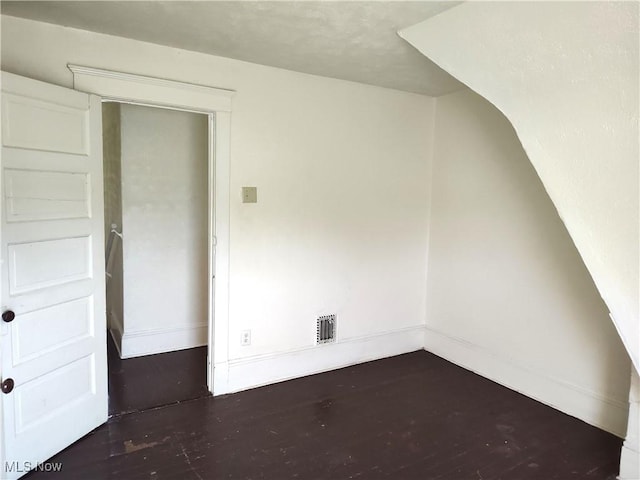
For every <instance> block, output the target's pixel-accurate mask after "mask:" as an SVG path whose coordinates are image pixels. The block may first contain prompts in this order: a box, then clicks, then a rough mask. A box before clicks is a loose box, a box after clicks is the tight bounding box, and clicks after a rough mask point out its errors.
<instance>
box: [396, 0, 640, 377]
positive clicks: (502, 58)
mask: <svg viewBox="0 0 640 480" xmlns="http://www.w3.org/2000/svg"><path fill="white" fill-rule="evenodd" d="M639 13H640V12H639V6H638V2H540V3H538V2H491V3H484V2H467V3H465V4H463V5H461V6H459V7H456V8H455V9H452V10H449V11H447V12H445V13H443V14H442V15H439V16H437V17H434V18H431V19H429V20H427V21H425V22H422V23H420V24H417V25H415V26H413V27H410V28H408V29H406V30H404V31H402V32H401V35H402V36H403V37H404V38H406V39H407V41H409V42H410V43H411V44H413V45H414V46H415V47H416V48H418V49H419V50H420V51H421V52H423V53H424V54H425V55H427V56H429V58H431V59H433V60H434V61H435V62H437V63H438V64H439V65H441V66H442V67H443V68H445V69H446V70H447V71H449V72H451V73H452V74H453V75H455V76H456V78H459V79H461V80H464V82H465V84H467V85H469V87H470V88H472V89H473V90H475V91H476V92H478V93H479V94H481V95H482V96H484V97H485V98H486V99H488V100H489V101H491V102H492V103H493V104H494V105H496V107H498V108H499V109H500V110H501V111H502V112H503V113H504V114H505V116H506V117H507V118H508V119H509V120H510V121H511V123H512V124H513V126H514V128H515V129H516V132H517V133H518V136H519V137H520V141H521V142H522V145H523V147H524V148H525V150H526V151H527V154H528V156H529V158H530V160H531V163H532V164H533V166H534V167H535V168H536V171H537V172H538V175H539V176H540V179H541V180H542V183H543V184H544V186H545V188H546V189H547V192H548V193H549V197H551V200H553V203H554V204H555V206H556V208H557V209H558V213H559V214H560V217H561V218H562V220H563V221H564V223H565V225H566V227H567V230H568V231H569V234H570V235H571V237H572V238H573V241H574V243H575V245H576V247H577V249H578V251H579V252H580V254H581V255H582V258H583V260H584V263H585V265H586V266H587V268H588V269H589V271H590V273H591V275H592V277H593V280H594V282H595V284H596V286H597V287H598V290H599V291H600V294H601V295H602V298H603V299H604V301H605V303H606V304H607V306H608V307H609V310H610V311H611V316H612V320H613V322H614V324H615V326H616V328H617V330H618V333H619V334H620V336H621V338H622V340H623V342H624V344H625V346H626V348H627V350H628V352H629V356H630V357H631V360H632V361H633V363H634V365H635V368H636V370H640V312H639V305H640V298H639V296H640V263H639V261H640V252H639V250H640V249H639V245H640V240H639V235H640V208H639V199H640V182H639V173H640V172H639V164H638V158H639V144H638V134H639V130H638V119H639V116H640V115H639V105H640V102H639V90H638V85H640V65H639V63H640V61H639V58H640V46H639V42H638V38H639V36H640V24H639V22H638V18H639V16H638V15H639Z"/></svg>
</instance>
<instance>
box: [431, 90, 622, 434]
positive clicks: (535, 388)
mask: <svg viewBox="0 0 640 480" xmlns="http://www.w3.org/2000/svg"><path fill="white" fill-rule="evenodd" d="M436 111H437V114H436V128H435V151H434V164H433V179H432V182H433V183H432V189H433V190H432V211H431V229H430V243H429V276H428V297H427V305H428V312H427V333H426V337H425V344H426V349H427V350H431V351H434V352H435V353H437V354H439V355H442V356H444V357H445V358H448V359H450V360H452V361H453V362H454V363H458V364H461V365H463V366H465V367H467V368H470V369H472V370H475V371H477V372H479V373H481V374H482V375H484V376H486V377H489V378H491V379H493V380H495V381H497V382H499V383H503V384H505V385H507V386H509V387H511V388H514V389H516V390H518V391H521V392H523V393H525V394H526V395H529V396H531V397H534V398H536V399H538V400H541V401H542V402H544V403H547V404H549V405H552V406H554V407H557V408H559V409H560V410H563V411H565V412H567V413H569V414H571V415H573V416H577V417H579V418H582V419H583V420H585V421H587V422H589V423H592V424H595V425H598V426H600V427H601V428H604V429H606V430H609V431H612V432H614V433H616V434H618V435H621V436H624V432H625V429H626V421H627V405H626V400H627V392H628V387H629V371H630V362H629V357H628V356H627V354H626V351H625V349H624V346H623V345H622V342H621V341H620V339H619V337H618V335H617V333H616V330H615V328H614V326H613V324H612V323H611V321H610V320H609V317H608V311H607V308H606V306H605V304H604V303H603V301H602V299H601V298H600V296H599V294H598V291H597V289H596V288H595V286H594V284H593V281H592V279H591V277H590V275H589V272H588V271H587V269H586V268H585V266H584V263H583V262H582V260H581V258H580V256H579V254H578V252H577V251H576V248H575V246H574V244H573V242H572V241H571V238H570V237H569V235H568V233H567V231H566V229H565V227H564V225H563V223H562V221H561V220H560V218H559V217H558V214H557V212H556V210H555V208H554V206H553V203H552V202H551V200H550V199H549V197H548V195H547V193H546V192H545V190H544V187H543V185H542V183H541V182H540V179H539V178H538V176H537V174H536V172H535V170H534V169H533V167H532V166H531V163H530V162H529V159H528V158H527V155H526V153H525V152H524V150H523V149H522V146H521V144H520V142H519V140H518V138H517V136H516V134H515V132H514V130H513V128H512V126H511V125H510V124H509V122H508V120H507V119H506V118H505V117H504V116H503V115H502V114H501V113H500V112H499V111H498V110H497V109H495V107H493V106H492V105H491V104H490V103H489V102H487V101H486V100H485V99H483V98H482V97H480V96H479V95H477V94H475V93H473V92H471V91H463V92H459V93H454V94H450V95H446V96H442V97H438V99H437V107H436Z"/></svg>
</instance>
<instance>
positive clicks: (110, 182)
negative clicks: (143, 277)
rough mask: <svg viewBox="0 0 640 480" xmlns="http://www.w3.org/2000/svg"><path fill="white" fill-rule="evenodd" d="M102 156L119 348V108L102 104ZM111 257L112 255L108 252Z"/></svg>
mask: <svg viewBox="0 0 640 480" xmlns="http://www.w3.org/2000/svg"><path fill="white" fill-rule="evenodd" d="M102 156H103V170H104V172H103V175H104V176H103V178H104V232H105V242H104V244H105V248H107V249H108V250H109V249H111V248H112V249H113V253H112V254H111V260H109V259H108V258H107V261H109V263H108V264H107V269H108V271H107V273H108V274H109V275H110V277H109V276H108V277H107V298H106V305H107V325H108V327H109V330H110V331H111V332H112V334H113V336H114V339H115V341H116V344H117V345H118V348H120V341H121V338H122V333H123V325H122V319H123V306H122V302H123V300H122V281H123V280H122V242H121V241H120V239H119V238H116V237H114V235H113V234H112V233H111V229H112V227H111V226H112V225H115V230H116V231H118V232H122V179H121V168H120V156H121V142H120V104H119V103H103V104H102ZM106 253H107V255H109V252H106Z"/></svg>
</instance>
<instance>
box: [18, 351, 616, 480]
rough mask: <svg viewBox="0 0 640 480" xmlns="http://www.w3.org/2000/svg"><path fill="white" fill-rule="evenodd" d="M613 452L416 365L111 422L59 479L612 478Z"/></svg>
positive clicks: (415, 360) (610, 445) (77, 451)
mask: <svg viewBox="0 0 640 480" xmlns="http://www.w3.org/2000/svg"><path fill="white" fill-rule="evenodd" d="M621 443H622V441H621V440H620V439H618V438H616V437H614V436H612V435H610V434H608V433H605V432H603V431H601V430H598V429H596V428H594V427H591V426H589V425H587V424H585V423H583V422H581V421H579V420H576V419H574V418H571V417H569V416H567V415H564V414H562V413H560V412H558V411H556V410H553V409H551V408H549V407H546V406H544V405H542V404H540V403H538V402H536V401H534V400H531V399H529V398H527V397H524V396H522V395H520V394H518V393H516V392H514V391H511V390H508V389H506V388H503V387H501V386H499V385H497V384H495V383H493V382H491V381H489V380H486V379H484V378H482V377H479V376H477V375H475V374H473V373H471V372H469V371H466V370H464V369H462V368H459V367H456V366H455V365H452V364H451V363H448V362H446V361H444V360H442V359H440V358H438V357H436V356H434V355H432V354H429V353H426V352H423V351H421V352H415V353H410V354H406V355H401V356H398V357H393V358H389V359H385V360H379V361H375V362H369V363H366V364H362V365H358V366H354V367H349V368H345V369H341V370H336V371H333V372H329V373H324V374H320V375H314V376H310V377H305V378H301V379H297V380H292V381H288V382H284V383H280V384H276V385H271V386H267V387H262V388H257V389H254V390H250V391H246V392H242V393H237V394H233V395H228V396H224V397H215V398H213V397H208V398H202V399H198V400H194V401H190V402H185V403H180V404H177V405H170V406H166V407H162V408H158V409H153V410H147V411H144V412H139V413H132V414H127V415H121V416H118V417H114V418H112V419H111V420H110V421H109V423H107V424H106V425H104V426H102V427H100V428H98V429H97V430H95V431H94V432H92V433H91V434H89V435H88V436H86V437H85V438H84V439H82V440H80V441H79V442H77V443H76V444H75V445H73V446H71V447H70V448H68V449H67V450H65V451H63V452H62V453H60V454H59V455H57V456H56V457H54V458H53V459H52V461H58V462H63V471H62V473H59V474H46V473H34V474H30V475H29V477H28V478H29V479H30V480H40V479H45V478H64V479H82V480H87V479H91V480H99V479H126V480H135V479H198V480H203V479H273V480H280V479H327V480H333V479H349V478H351V479H353V478H360V479H363V480H368V479H377V478H389V479H420V480H435V479H450V480H463V479H470V480H489V479H504V480H507V479H509V480H511V479H513V480H527V479H535V480H552V479H558V480H567V479H614V478H615V476H616V474H617V471H618V462H619V456H620V446H621Z"/></svg>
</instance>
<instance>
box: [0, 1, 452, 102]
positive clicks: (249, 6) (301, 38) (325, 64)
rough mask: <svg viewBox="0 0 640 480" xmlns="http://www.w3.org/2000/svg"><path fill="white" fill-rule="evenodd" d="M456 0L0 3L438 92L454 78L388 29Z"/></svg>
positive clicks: (175, 43) (219, 51)
mask: <svg viewBox="0 0 640 480" xmlns="http://www.w3.org/2000/svg"><path fill="white" fill-rule="evenodd" d="M458 3H460V2H432V1H421V2H401V1H382V2H381V1H372V2H351V1H324V2H322V1H321V2H316V1H298V2H282V1H258V2H246V1H185V2H165V1H152V2H149V1H106V2H102V1H80V2H74V1H71V2H59V1H43V2H39V1H36V2H32V1H29V2H21V1H18V2H11V1H4V0H3V1H2V4H1V8H2V13H3V14H5V15H11V16H16V17H23V18H29V19H33V20H38V21H43V22H48V23H55V24H59V25H64V26H69V27H74V28H79V29H83V30H90V31H95V32H101V33H107V34H110V35H117V36H121V37H127V38H133V39H137V40H143V41H146V42H152V43H158V44H161V45H169V46H172V47H177V48H183V49H187V50H194V51H198V52H204V53H209V54H213V55H220V56H223V57H230V58H235V59H239V60H246V61H249V62H254V63H260V64H263V65H271V66H274V67H280V68H286V69H289V70H295V71H299V72H304V73H312V74H316V75H323V76H327V77H334V78H341V79H344V80H352V81H355V82H362V83H368V84H371V85H379V86H382V87H389V88H394V89H398V90H405V91H409V92H416V93H422V94H426V95H432V96H438V95H442V94H445V93H450V92H453V91H455V90H458V89H460V88H462V84H460V83H459V82H457V81H456V80H455V79H454V78H453V77H451V76H450V75H448V74H447V73H446V72H444V71H443V70H441V69H440V68H439V67H438V66H436V65H435V64H434V63H432V62H431V61H429V60H428V59H427V58H425V57H424V56H423V55H421V54H420V53H418V52H417V51H416V50H414V48H413V47H411V46H410V45H409V44H408V43H406V42H405V41H404V40H402V39H401V38H400V37H399V36H398V35H397V31H398V30H400V29H402V28H405V27H408V26H410V25H414V24H416V23H418V22H421V21H423V20H425V19H427V18H430V17H432V16H434V15H437V14H438V13H440V12H442V11H444V10H447V9H449V8H451V7H453V6H456V5H457V4H458Z"/></svg>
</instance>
